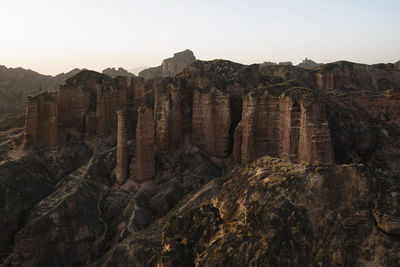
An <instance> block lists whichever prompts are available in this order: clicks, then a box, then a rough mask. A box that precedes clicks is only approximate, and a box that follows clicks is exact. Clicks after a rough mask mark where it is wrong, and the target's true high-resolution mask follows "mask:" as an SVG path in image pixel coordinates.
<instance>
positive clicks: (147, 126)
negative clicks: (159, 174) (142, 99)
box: [133, 106, 156, 183]
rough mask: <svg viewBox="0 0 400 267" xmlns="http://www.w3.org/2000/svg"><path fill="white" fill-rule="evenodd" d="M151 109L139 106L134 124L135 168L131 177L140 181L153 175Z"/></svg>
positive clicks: (152, 121)
mask: <svg viewBox="0 0 400 267" xmlns="http://www.w3.org/2000/svg"><path fill="white" fill-rule="evenodd" d="M154 141H155V140H154V120H153V111H152V110H151V109H149V108H147V107H144V106H140V107H139V109H138V123H137V125H136V166H135V167H136V168H135V173H134V177H133V179H134V180H135V182H138V183H142V182H145V181H148V180H150V179H151V178H153V177H154V175H155V164H156V163H155V153H154Z"/></svg>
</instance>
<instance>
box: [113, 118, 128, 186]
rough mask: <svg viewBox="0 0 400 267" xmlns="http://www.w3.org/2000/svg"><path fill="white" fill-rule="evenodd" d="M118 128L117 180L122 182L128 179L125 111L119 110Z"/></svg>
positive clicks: (119, 182)
mask: <svg viewBox="0 0 400 267" xmlns="http://www.w3.org/2000/svg"><path fill="white" fill-rule="evenodd" d="M117 115H118V130H117V167H116V171H115V173H116V181H117V183H118V184H122V183H124V182H125V180H126V175H127V171H128V144H127V140H126V125H125V114H124V112H123V111H117Z"/></svg>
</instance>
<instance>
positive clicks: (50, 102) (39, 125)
mask: <svg viewBox="0 0 400 267" xmlns="http://www.w3.org/2000/svg"><path fill="white" fill-rule="evenodd" d="M57 96H58V94H57V93H56V92H54V93H48V92H43V93H40V94H38V95H36V96H32V97H28V98H27V102H26V119H25V132H24V140H23V148H24V149H27V148H29V147H33V148H55V147H56V146H57V137H58V136H57Z"/></svg>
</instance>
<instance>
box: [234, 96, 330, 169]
mask: <svg viewBox="0 0 400 267" xmlns="http://www.w3.org/2000/svg"><path fill="white" fill-rule="evenodd" d="M299 90H301V89H299ZM270 91H272V89H270V90H268V88H264V89H259V90H257V91H254V92H251V93H249V94H248V95H247V96H246V97H245V98H244V100H243V114H242V121H241V122H240V123H239V125H238V127H237V128H236V130H235V136H234V142H235V144H234V158H235V159H236V160H237V161H238V162H243V163H247V162H250V161H251V160H253V159H256V158H259V157H262V156H264V155H270V156H275V157H281V158H285V159H289V160H291V161H293V162H314V161H322V162H326V163H333V162H334V156H333V150H332V149H333V147H332V143H331V138H330V132H329V127H328V122H327V120H326V116H325V106H324V105H323V104H319V103H307V104H306V103H305V102H304V101H303V103H300V102H299V101H298V100H292V99H290V98H289V97H288V96H285V95H281V96H275V95H273V94H271V93H270Z"/></svg>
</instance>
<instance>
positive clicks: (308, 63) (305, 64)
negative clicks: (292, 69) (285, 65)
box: [297, 58, 322, 70]
mask: <svg viewBox="0 0 400 267" xmlns="http://www.w3.org/2000/svg"><path fill="white" fill-rule="evenodd" d="M320 65H322V64H320V63H316V62H315V61H313V60H311V59H308V58H306V59H304V60H303V61H302V62H301V63H300V64H299V65H297V67H300V68H303V69H307V70H311V69H313V68H315V67H318V66H320Z"/></svg>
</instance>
